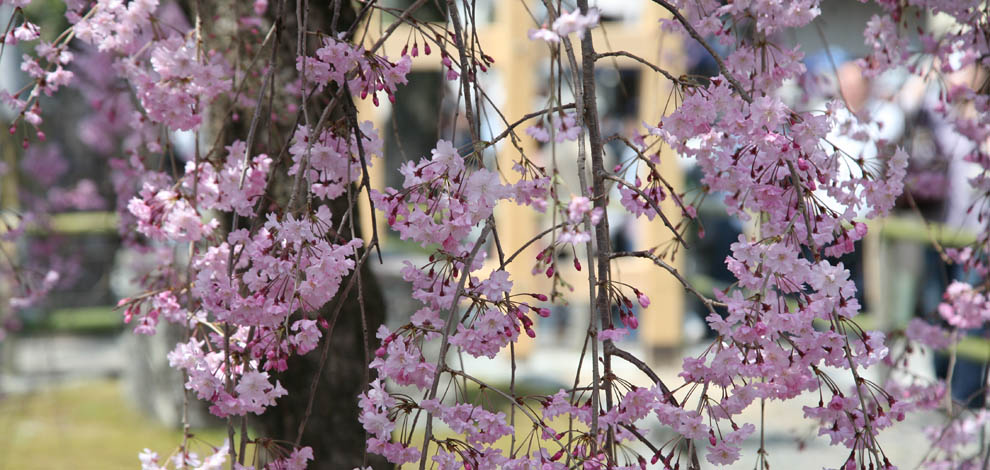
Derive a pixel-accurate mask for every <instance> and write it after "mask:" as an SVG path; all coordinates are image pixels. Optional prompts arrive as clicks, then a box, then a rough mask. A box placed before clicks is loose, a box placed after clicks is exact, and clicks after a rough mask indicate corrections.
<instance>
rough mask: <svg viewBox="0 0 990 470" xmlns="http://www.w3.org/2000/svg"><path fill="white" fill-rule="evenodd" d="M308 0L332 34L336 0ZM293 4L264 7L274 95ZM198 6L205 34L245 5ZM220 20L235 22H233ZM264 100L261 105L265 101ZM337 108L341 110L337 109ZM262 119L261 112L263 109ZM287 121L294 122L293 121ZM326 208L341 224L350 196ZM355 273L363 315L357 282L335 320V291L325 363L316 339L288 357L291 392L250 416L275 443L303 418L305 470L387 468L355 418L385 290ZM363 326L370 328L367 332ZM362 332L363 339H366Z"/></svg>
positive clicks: (285, 183) (285, 189)
mask: <svg viewBox="0 0 990 470" xmlns="http://www.w3.org/2000/svg"><path fill="white" fill-rule="evenodd" d="M283 2H284V6H283ZM309 3H310V6H309V11H308V14H309V16H308V20H307V25H308V28H307V29H308V30H309V31H321V32H329V31H330V30H331V24H330V23H331V18H332V15H333V12H332V8H333V3H334V2H316V1H312V2H309ZM340 3H341V5H340V12H339V19H338V27H337V29H338V30H339V31H347V30H348V29H349V28H350V27H351V25H352V24H353V23H354V21H355V17H356V11H355V10H354V8H353V5H352V2H349V1H341V2H340ZM296 4H297V3H296V2H295V1H292V0H282V1H274V2H271V4H270V5H269V9H268V15H269V19H270V20H272V21H273V22H274V21H275V20H276V18H277V16H278V12H279V9H280V8H284V15H283V17H282V18H283V22H284V23H283V24H284V28H283V29H282V31H281V33H280V38H279V39H278V44H279V45H278V53H277V54H278V57H277V69H276V71H275V74H274V78H275V80H276V82H275V86H274V89H275V91H276V93H283V90H284V89H285V84H286V82H287V80H292V79H294V77H296V76H297V72H296V69H295V64H296V37H297V36H296V34H297V26H296V12H295V8H296ZM248 5H249V4H248ZM194 6H195V4H194V2H193V1H189V2H188V3H187V5H186V7H187V8H188V11H190V12H192V11H194V10H193V7H194ZM199 6H200V7H201V8H203V9H204V11H203V12H202V13H203V16H202V17H203V18H204V23H203V24H204V26H203V27H204V29H205V30H206V31H210V30H214V32H218V31H215V30H216V29H217V28H221V27H223V26H221V24H222V23H221V22H207V21H206V19H208V18H220V17H228V18H230V17H231V16H232V15H233V16H234V17H236V16H237V15H238V11H240V10H243V9H244V8H245V7H244V4H238V3H237V2H231V3H227V2H217V3H209V4H208V3H207V2H201V3H199ZM223 23H229V24H236V23H235V22H223ZM218 33H222V32H218ZM214 37H220V38H222V37H224V36H223V34H216V35H215V36H214ZM307 37H308V39H309V41H310V44H309V45H310V47H309V52H310V53H312V51H313V49H314V47H312V46H313V45H314V44H316V41H318V38H314V36H313V35H307ZM266 55H267V52H266ZM334 91H335V90H334V89H333V88H329V89H328V91H324V92H323V94H322V95H321V96H317V95H314V96H312V97H311V105H310V112H311V113H313V114H311V115H310V118H311V119H312V123H313V124H315V123H316V119H315V117H314V114H315V116H318V115H319V113H320V112H321V111H322V109H323V108H322V107H323V106H325V105H326V103H327V102H328V101H329V98H328V96H330V94H331V93H333V92H334ZM286 99H290V100H293V101H295V102H297V103H298V99H299V98H298V97H286V96H276V98H275V106H274V108H275V109H272V110H271V111H272V112H274V113H280V112H284V111H283V110H284V109H285V108H284V107H283V106H280V104H279V103H280V102H283V103H284V101H285V100H286ZM266 100H267V97H266ZM262 105H263V106H266V105H267V103H264V104H262ZM266 108H267V106H266ZM338 109H342V108H340V107H338ZM262 116H264V113H263V114H262ZM342 116H343V115H342V114H340V113H339V112H338V113H337V115H335V116H334V115H332V116H331V119H334V118H340V117H342ZM222 118H224V117H221V116H217V119H222ZM293 119H294V117H293ZM289 120H290V121H291V120H292V119H289ZM245 121H246V120H243V119H242V120H240V121H239V122H229V121H224V122H215V124H216V125H215V126H214V129H218V130H220V129H225V130H226V131H227V132H228V133H227V137H228V138H229V139H230V140H232V139H233V138H235V137H234V136H236V138H241V139H243V138H244V136H245V135H247V125H248V123H247V122H245ZM265 125H272V126H278V127H279V128H278V129H277V130H276V132H274V133H268V132H262V130H263V129H264V126H265ZM293 131H294V129H291V128H289V127H288V126H279V125H278V124H275V123H271V122H270V121H268V120H267V119H263V120H262V123H261V127H260V128H259V134H258V135H259V136H264V135H269V136H271V135H275V136H285V138H288V137H289V136H291V135H292V133H293ZM262 139H264V137H259V141H261V140H262ZM276 140H277V139H276ZM264 145H265V143H264V142H263V141H262V142H260V143H259V144H258V145H256V146H255V147H256V148H262V149H263V148H264ZM267 145H268V148H269V149H270V150H269V155H272V156H275V154H277V149H278V148H279V145H280V142H268V143H267ZM273 152H274V154H273ZM287 167H288V165H287V164H285V162H282V164H281V165H279V167H278V168H277V169H275V170H274V171H273V175H275V174H276V173H277V172H278V173H281V177H276V180H275V181H274V183H273V184H272V185H271V186H270V187H269V196H270V197H272V198H273V199H274V200H278V201H279V202H280V203H281V204H282V206H283V207H285V202H286V201H287V200H288V194H289V193H290V192H291V188H292V178H291V177H286V176H285V169H286V168H287ZM273 177H275V176H273ZM354 191H355V188H354V187H352V192H354ZM330 209H331V212H332V213H333V216H334V220H335V222H337V223H335V224H334V225H335V227H338V228H339V220H340V217H341V216H342V215H343V214H344V213H346V212H347V211H348V201H347V197H346V196H342V197H340V198H338V199H337V200H334V201H332V202H331V203H330ZM357 212H358V211H357V208H354V211H353V214H357ZM356 219H357V217H352V218H351V220H352V223H355V222H354V221H355V220H356ZM350 233H351V231H350V228H349V227H347V228H340V229H339V234H340V235H341V236H343V237H349V235H350ZM354 233H361V232H360V227H359V226H358V227H355V230H354ZM362 251H363V250H362ZM359 256H360V255H359ZM370 259H372V258H369V261H370ZM360 276H361V280H360V289H361V290H360V294H361V297H362V298H363V301H364V309H363V310H364V312H363V314H362V309H361V306H360V304H359V301H358V298H359V288H358V285H357V284H355V285H354V286H353V288H352V289H351V290H350V292H349V294H348V295H347V298H346V299H345V300H344V305H343V307H342V308H341V310H340V313H339V315H338V316H337V319H336V322H334V319H333V318H331V317H332V316H333V309H334V308H335V307H336V305H337V304H338V302H339V295H338V297H335V298H334V299H333V300H331V301H330V302H329V303H328V304H327V305H326V306H324V307H323V308H322V309H321V310H320V312H319V315H320V316H321V317H323V318H325V319H326V320H327V322H329V323H331V324H334V329H333V332H332V335H329V337H327V336H324V338H323V342H325V341H330V349H329V351H327V357H326V361H325V364H324V365H323V366H322V370H321V365H320V363H321V358H322V356H323V354H324V352H323V348H324V343H323V342H321V344H320V346H319V347H317V348H316V349H315V350H313V351H311V352H310V353H309V354H306V355H305V356H298V355H294V356H291V357H290V358H289V360H288V369H287V371H286V372H284V373H281V374H279V375H278V376H277V379H278V380H279V381H280V382H281V384H282V386H283V387H285V389H286V390H287V391H288V394H287V395H286V396H284V397H281V398H279V399H278V400H277V405H276V406H275V407H273V408H269V409H268V410H267V411H266V413H265V414H263V415H262V416H260V417H256V418H255V417H253V418H254V419H253V421H252V422H251V425H252V427H253V428H254V429H256V430H257V433H256V434H257V435H255V433H252V436H251V437H252V438H255V437H258V436H261V437H264V438H270V439H274V440H276V441H278V442H279V444H283V447H284V446H287V445H288V444H290V443H295V442H296V440H297V436H298V432H299V426H300V424H301V423H302V422H303V420H306V426H305V429H304V432H303V433H302V436H301V440H300V445H302V446H310V447H312V448H313V454H314V457H315V458H314V462H313V463H311V464H310V466H309V467H308V468H310V469H317V470H322V469H343V470H351V469H353V468H355V467H363V466H367V465H370V466H372V467H374V468H376V469H383V468H390V467H389V465H388V464H387V462H386V461H385V460H384V459H383V458H381V457H378V456H371V455H369V456H368V460H367V461H365V448H366V443H365V433H364V428H363V426H362V425H361V423H360V422H358V412H359V407H358V399H357V396H358V394H360V393H361V392H363V391H364V389H365V384H366V383H367V380H368V378H369V375H368V374H369V373H370V371H369V370H368V367H367V362H366V360H367V359H370V358H369V356H370V355H372V354H373V351H374V350H375V349H377V348H378V339H377V338H375V336H374V334H375V332H376V331H377V330H378V327H379V325H381V324H382V323H383V321H384V315H385V305H384V299H383V298H382V293H381V290H380V288H379V284H378V282H377V280H376V279H375V276H374V275H373V274H372V272H371V270H370V269H369V268H368V267H367V266H365V267H363V268H362V269H361V270H360ZM349 281H350V278H345V279H344V281H343V282H342V283H341V292H342V293H343V291H344V289H346V286H347V284H348V282H349ZM362 315H363V316H364V317H365V318H364V319H363V320H364V321H362ZM365 326H366V327H367V330H365V328H364V327H365ZM366 333H367V338H365V334H366ZM365 339H367V341H368V344H365ZM365 348H367V349H365ZM317 375H319V379H318V382H317V388H316V390H315V392H311V387H312V385H313V380H314V378H315V377H317ZM311 397H312V400H313V402H312V408H311V411H309V412H308V413H307V408H309V405H310V399H311ZM307 414H308V415H309V416H308V418H306V415H307ZM249 452H250V449H249Z"/></svg>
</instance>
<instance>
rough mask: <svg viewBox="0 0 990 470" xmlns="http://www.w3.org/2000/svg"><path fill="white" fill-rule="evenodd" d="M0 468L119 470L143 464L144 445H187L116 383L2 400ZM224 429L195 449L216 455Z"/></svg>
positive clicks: (164, 452) (202, 437) (162, 448)
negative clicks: (141, 409) (212, 447)
mask: <svg viewBox="0 0 990 470" xmlns="http://www.w3.org/2000/svg"><path fill="white" fill-rule="evenodd" d="M0 436H2V438H0V470H61V469H66V470H69V469H72V470H87V469H93V470H97V469H99V470H114V469H128V470H133V469H135V468H140V463H139V462H138V459H137V455H138V453H139V452H141V450H142V449H144V448H146V447H147V448H150V449H152V450H154V451H155V452H158V454H159V455H160V456H162V457H163V458H164V457H166V456H168V455H170V454H171V453H172V451H174V450H175V449H176V448H177V447H178V445H179V444H181V443H182V432H181V431H179V430H177V429H172V428H168V427H165V426H162V425H160V424H158V423H157V422H155V421H154V420H153V419H152V418H149V417H147V416H144V415H142V414H141V413H139V412H138V411H137V410H135V409H134V408H133V407H131V406H130V405H129V401H128V400H127V399H126V398H125V397H124V396H123V392H122V390H121V386H120V384H119V383H118V382H116V381H101V382H90V383H86V384H82V385H78V386H69V387H65V388H60V389H57V390H52V391H45V392H40V393H32V394H25V395H8V396H5V397H2V398H0ZM223 439H224V432H223V431H222V430H208V431H206V432H199V433H197V434H196V437H195V438H194V439H193V440H192V441H193V444H192V449H193V451H195V452H198V453H199V454H200V456H203V455H208V454H209V453H211V451H210V447H209V446H208V445H207V443H209V444H212V445H220V444H222V442H223Z"/></svg>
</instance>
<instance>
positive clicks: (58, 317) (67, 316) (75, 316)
mask: <svg viewBox="0 0 990 470" xmlns="http://www.w3.org/2000/svg"><path fill="white" fill-rule="evenodd" d="M123 329H124V317H123V314H122V313H121V312H120V311H116V310H114V309H113V307H112V306H109V305H105V306H97V307H79V308H61V309H57V310H53V311H51V312H50V313H47V314H45V315H44V316H43V317H41V318H40V319H35V320H34V321H25V324H24V330H23V333H25V334H50V333H68V334H81V335H106V334H116V333H119V332H120V331H121V330H123Z"/></svg>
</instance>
